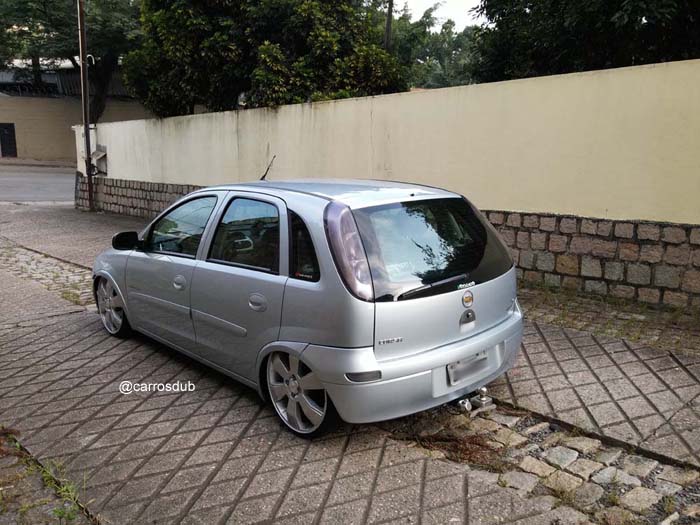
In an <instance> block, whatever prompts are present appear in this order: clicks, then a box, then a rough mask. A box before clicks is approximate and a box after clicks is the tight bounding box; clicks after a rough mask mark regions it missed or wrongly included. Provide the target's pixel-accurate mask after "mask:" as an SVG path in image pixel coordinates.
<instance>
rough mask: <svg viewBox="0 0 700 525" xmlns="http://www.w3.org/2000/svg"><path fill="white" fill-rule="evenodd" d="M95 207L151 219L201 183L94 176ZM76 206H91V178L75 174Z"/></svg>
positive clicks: (82, 207) (196, 188)
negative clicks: (170, 182)
mask: <svg viewBox="0 0 700 525" xmlns="http://www.w3.org/2000/svg"><path fill="white" fill-rule="evenodd" d="M93 183H94V190H95V210H96V211H105V212H109V213H118V214H120V215H131V216H133V217H144V218H146V219H151V218H153V217H155V216H156V215H157V214H158V213H160V212H161V211H163V210H164V209H165V208H167V207H168V206H170V205H171V204H172V203H173V202H175V201H176V200H178V199H179V198H180V197H182V196H183V195H187V194H188V193H190V192H193V191H195V190H198V189H199V188H200V187H201V186H193V185H183V184H161V183H154V182H141V181H135V180H122V179H111V178H109V177H93ZM75 207H76V208H78V209H81V210H87V209H89V206H88V191H87V178H86V177H83V176H82V174H81V173H79V172H78V173H76V176H75Z"/></svg>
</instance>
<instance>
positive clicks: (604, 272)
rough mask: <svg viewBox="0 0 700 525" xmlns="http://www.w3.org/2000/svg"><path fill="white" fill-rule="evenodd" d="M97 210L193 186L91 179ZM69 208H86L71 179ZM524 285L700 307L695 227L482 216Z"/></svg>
mask: <svg viewBox="0 0 700 525" xmlns="http://www.w3.org/2000/svg"><path fill="white" fill-rule="evenodd" d="M94 181H95V205H96V209H97V211H105V212H111V213H119V214H123V215H132V216H137V217H144V218H152V217H153V216H155V215H156V214H157V213H158V212H160V211H161V210H163V209H164V208H166V207H167V206H169V205H170V204H171V203H173V202H174V201H176V200H177V199H179V198H180V197H181V196H182V195H185V194H187V193H190V192H192V191H194V190H196V189H198V188H199V187H198V186H192V185H179V184H160V183H150V182H140V181H129V180H119V179H111V178H106V177H95V179H94ZM75 188H76V190H75V205H76V207H77V208H79V209H87V208H88V201H87V180H86V179H85V177H82V176H81V175H79V174H78V175H76V184H75ZM485 213H486V214H487V216H488V218H489V220H490V221H491V223H492V224H493V225H494V226H495V227H496V228H497V229H498V230H499V232H500V233H501V235H502V236H503V239H504V240H505V241H506V243H507V244H508V246H509V247H510V248H511V252H512V254H513V258H514V260H515V263H516V265H517V267H518V274H519V277H520V278H521V279H523V280H524V281H526V282H528V283H537V284H543V285H547V286H552V287H564V288H569V289H573V290H577V291H583V292H588V293H593V294H600V295H610V296H613V297H619V298H624V299H632V300H637V301H641V302H644V303H648V304H654V305H667V306H673V307H687V306H691V305H692V306H695V307H700V225H681V224H669V223H654V222H636V221H612V220H605V219H595V218H586V217H574V216H563V215H552V214H541V213H538V214H535V213H514V212H504V211H486V212H485Z"/></svg>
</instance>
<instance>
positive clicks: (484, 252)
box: [353, 197, 513, 301]
mask: <svg viewBox="0 0 700 525" xmlns="http://www.w3.org/2000/svg"><path fill="white" fill-rule="evenodd" d="M353 215H354V216H355V221H356V222H357V225H358V229H359V231H360V236H361V238H362V243H363V245H364V248H365V251H366V252H367V258H368V260H369V266H370V271H371V274H372V281H373V284H374V296H375V298H376V299H375V300H376V301H397V300H399V301H400V300H404V299H413V298H417V297H425V296H428V295H435V294H438V293H445V292H449V291H453V290H457V289H459V288H464V287H467V286H469V285H471V284H472V283H473V284H480V283H483V282H485V281H489V280H491V279H494V278H495V277H498V276H499V275H503V274H504V273H506V272H507V271H508V270H509V269H510V268H511V267H512V265H513V261H512V259H511V256H510V253H509V252H508V249H507V248H506V246H505V245H504V244H503V243H502V242H501V240H500V239H499V238H498V236H497V235H496V232H495V230H494V229H493V227H492V226H491V225H490V224H487V223H486V220H485V219H484V218H483V216H482V215H481V214H480V213H479V212H477V211H476V210H475V209H474V208H473V207H472V206H471V204H469V203H468V202H467V201H466V200H465V199H462V198H459V197H454V198H442V199H430V200H420V201H408V202H397V203H392V204H385V205H382V206H373V207H368V208H360V209H355V210H353Z"/></svg>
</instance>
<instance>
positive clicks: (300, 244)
mask: <svg viewBox="0 0 700 525" xmlns="http://www.w3.org/2000/svg"><path fill="white" fill-rule="evenodd" d="M289 236H290V241H291V242H290V246H289V276H290V277H292V278H294V279H300V280H302V281H312V282H316V281H318V280H319V279H320V278H321V272H320V270H319V266H318V259H317V258H316V250H315V249H314V243H313V241H312V240H311V234H310V233H309V229H308V228H307V227H306V224H305V223H304V221H303V220H302V218H301V217H299V215H297V214H296V213H294V212H293V211H291V210H289Z"/></svg>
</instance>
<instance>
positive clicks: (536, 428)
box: [522, 421, 550, 436]
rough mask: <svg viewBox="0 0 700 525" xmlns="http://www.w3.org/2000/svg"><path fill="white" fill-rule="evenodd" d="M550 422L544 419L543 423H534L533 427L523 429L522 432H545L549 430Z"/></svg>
mask: <svg viewBox="0 0 700 525" xmlns="http://www.w3.org/2000/svg"><path fill="white" fill-rule="evenodd" d="M549 427H550V425H549V423H547V422H546V421H543V422H542V423H537V424H536V425H532V426H531V427H527V428H526V429H525V430H523V431H522V433H523V434H524V435H526V436H531V435H532V434H537V433H539V432H544V431H546V430H549Z"/></svg>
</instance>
